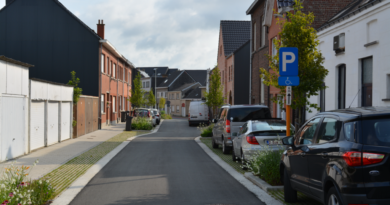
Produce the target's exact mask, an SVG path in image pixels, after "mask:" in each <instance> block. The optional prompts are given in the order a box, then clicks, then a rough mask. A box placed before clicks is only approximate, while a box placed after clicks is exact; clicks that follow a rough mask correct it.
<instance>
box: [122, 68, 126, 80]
mask: <svg viewBox="0 0 390 205" xmlns="http://www.w3.org/2000/svg"><path fill="white" fill-rule="evenodd" d="M122 70H123V73H122V77H123V81H125V80H126V79H125V73H126V70H125V68H123V69H122Z"/></svg>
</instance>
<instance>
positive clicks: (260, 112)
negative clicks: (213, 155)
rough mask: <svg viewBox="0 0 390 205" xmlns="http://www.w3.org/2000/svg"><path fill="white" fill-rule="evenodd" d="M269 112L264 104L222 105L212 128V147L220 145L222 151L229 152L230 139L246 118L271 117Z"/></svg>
mask: <svg viewBox="0 0 390 205" xmlns="http://www.w3.org/2000/svg"><path fill="white" fill-rule="evenodd" d="M271 118H272V117H271V112H270V110H269V108H268V107H267V106H265V105H224V106H222V107H221V109H220V112H219V115H217V119H214V120H213V122H214V123H215V125H214V128H213V137H212V147H213V148H215V149H216V148H218V147H219V145H222V152H223V153H224V154H229V153H230V150H231V149H232V147H233V144H232V140H233V139H234V138H235V137H236V136H237V134H238V132H239V131H240V127H241V126H243V125H244V123H246V122H247V121H248V120H262V119H271Z"/></svg>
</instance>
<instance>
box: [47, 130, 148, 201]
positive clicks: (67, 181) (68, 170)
mask: <svg viewBox="0 0 390 205" xmlns="http://www.w3.org/2000/svg"><path fill="white" fill-rule="evenodd" d="M146 133H149V132H145V131H131V132H123V133H121V134H119V135H116V136H115V137H112V138H111V139H109V140H107V141H105V142H103V143H101V144H99V145H97V146H96V147H94V148H92V149H90V150H88V151H86V152H84V153H83V154H81V155H79V156H77V157H75V158H73V159H71V160H69V161H68V162H67V163H65V164H63V165H62V166H60V167H58V168H57V169H55V170H53V171H52V172H50V173H48V174H47V175H45V176H44V178H46V179H48V180H50V182H51V184H52V186H53V187H54V188H55V190H56V192H55V196H58V195H59V194H60V193H61V192H63V191H64V190H65V189H66V188H68V187H69V186H70V185H71V184H72V183H73V182H74V181H76V179H78V178H79V177H80V176H81V175H83V174H84V173H85V172H86V171H87V170H88V169H89V168H90V167H92V165H94V164H96V163H97V162H98V161H99V160H100V159H101V158H103V157H104V156H106V155H107V154H108V153H109V152H111V151H112V150H114V149H115V148H116V147H117V146H119V145H120V144H121V143H122V142H124V141H126V140H127V139H128V138H130V137H134V136H137V135H141V134H146Z"/></svg>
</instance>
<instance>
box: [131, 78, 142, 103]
mask: <svg viewBox="0 0 390 205" xmlns="http://www.w3.org/2000/svg"><path fill="white" fill-rule="evenodd" d="M144 94H145V91H144V90H142V82H141V74H139V73H138V75H137V76H135V79H134V87H133V89H132V90H131V97H130V102H131V104H132V105H133V107H141V105H143V104H144V102H145V101H144Z"/></svg>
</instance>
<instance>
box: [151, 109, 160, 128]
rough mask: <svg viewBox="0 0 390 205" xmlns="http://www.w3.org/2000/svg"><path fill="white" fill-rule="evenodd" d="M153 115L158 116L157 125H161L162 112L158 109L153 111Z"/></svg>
mask: <svg viewBox="0 0 390 205" xmlns="http://www.w3.org/2000/svg"><path fill="white" fill-rule="evenodd" d="M152 111H153V114H154V115H155V116H156V124H157V125H159V124H160V122H161V114H160V111H159V110H157V109H153V110H152Z"/></svg>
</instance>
